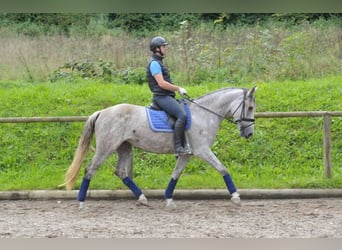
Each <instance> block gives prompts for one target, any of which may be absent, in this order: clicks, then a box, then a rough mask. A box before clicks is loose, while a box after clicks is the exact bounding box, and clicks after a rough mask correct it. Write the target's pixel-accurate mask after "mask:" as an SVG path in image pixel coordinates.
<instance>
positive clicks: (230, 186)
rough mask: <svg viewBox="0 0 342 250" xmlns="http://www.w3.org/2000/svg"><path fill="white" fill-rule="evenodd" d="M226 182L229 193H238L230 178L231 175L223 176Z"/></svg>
mask: <svg viewBox="0 0 342 250" xmlns="http://www.w3.org/2000/svg"><path fill="white" fill-rule="evenodd" d="M223 179H224V182H225V183H226V185H227V188H228V191H229V193H231V194H232V193H235V192H236V187H235V185H234V183H233V180H232V177H230V175H229V174H226V175H225V176H223Z"/></svg>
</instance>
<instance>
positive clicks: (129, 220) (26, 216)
mask: <svg viewBox="0 0 342 250" xmlns="http://www.w3.org/2000/svg"><path fill="white" fill-rule="evenodd" d="M149 202H150V206H148V207H146V206H141V205H140V206H138V205H137V204H136V202H135V201H134V200H87V201H86V207H85V209H84V210H81V211H80V210H79V209H78V203H77V201H74V200H47V201H42V200H31V201H30V200H1V201H0V238H283V237H286V238H342V199H303V200H293V199H291V200H244V201H243V203H242V206H241V207H236V206H234V205H233V204H232V203H231V202H230V201H229V200H223V199H220V200H191V201H189V200H177V201H176V204H177V208H176V209H175V210H167V209H165V208H164V206H165V201H164V200H150V201H149Z"/></svg>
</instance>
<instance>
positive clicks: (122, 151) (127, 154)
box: [114, 142, 148, 205]
mask: <svg viewBox="0 0 342 250" xmlns="http://www.w3.org/2000/svg"><path fill="white" fill-rule="evenodd" d="M117 153H118V162H117V165H116V168H115V172H114V173H115V175H117V176H118V177H119V178H120V179H121V180H122V182H123V183H124V184H125V185H126V186H127V187H128V188H129V189H130V190H131V191H132V192H133V194H134V195H135V197H136V198H137V199H138V203H139V204H142V205H148V203H147V199H146V197H145V195H144V194H143V192H142V191H141V189H140V188H139V187H138V186H137V185H136V184H135V183H134V181H133V179H132V178H133V177H132V176H133V150H132V145H131V144H129V143H128V142H125V143H123V144H121V145H120V147H119V148H118V149H117Z"/></svg>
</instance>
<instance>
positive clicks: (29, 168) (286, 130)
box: [0, 76, 342, 190]
mask: <svg viewBox="0 0 342 250" xmlns="http://www.w3.org/2000/svg"><path fill="white" fill-rule="evenodd" d="M341 83H342V78H341V77H340V76H337V77H328V78H324V79H317V80H306V81H284V82H267V83H263V82H261V83H258V84H257V86H258V91H257V94H256V96H257V111H258V112H265V111H271V112H272V111H311V110H341V109H342V106H341V102H340V96H341V94H342V85H341ZM227 85H228V84H226V83H222V82H217V83H206V84H201V85H198V86H189V87H188V88H187V89H188V92H189V94H190V95H191V96H192V97H193V98H196V97H198V96H201V95H203V94H205V93H207V92H209V91H211V90H214V89H217V88H221V87H224V86H227ZM235 86H236V85H235ZM251 86H252V84H244V87H251ZM150 98H151V94H150V91H149V90H148V87H147V86H146V85H140V84H128V85H122V84H108V83H103V82H102V81H94V80H92V79H88V80H84V79H81V78H77V79H74V80H70V81H57V82H54V83H27V82H8V81H5V82H0V105H1V107H3V108H2V109H1V111H0V116H1V117H21V116H23V117H35V116H43V117H44V116H85V115H90V114H91V113H92V112H94V111H96V110H99V109H103V108H106V107H109V106H112V105H115V104H117V103H123V102H126V103H133V104H137V105H143V106H145V105H148V104H149V103H150ZM313 100H314V101H313ZM82 127H83V123H82V122H73V123H62V122H61V123H27V124H25V123H21V124H1V130H0V137H1V141H0V154H1V155H2V156H3V157H2V158H1V159H0V190H16V189H55V188H56V187H57V185H58V184H60V183H61V182H62V181H63V176H64V173H65V171H66V169H67V168H68V166H69V164H70V163H71V161H72V157H73V153H74V151H75V149H76V146H77V143H78V139H79V136H80V134H81V131H82ZM341 128H342V118H341V117H334V118H333V119H332V137H333V145H332V162H333V166H334V167H333V179H331V180H327V179H325V178H324V177H323V159H322V157H323V155H322V119H321V118H284V119H277V118H274V119H266V118H265V119H257V120H256V124H255V135H254V136H253V137H252V138H251V139H249V140H245V139H243V138H240V137H239V132H238V131H237V129H236V128H235V126H234V125H232V124H230V123H225V122H224V123H222V125H221V127H220V130H219V132H218V134H217V138H216V140H215V143H214V145H213V146H212V149H213V151H214V153H215V154H216V155H217V156H218V158H219V159H221V160H222V162H223V163H224V164H225V165H226V166H227V168H228V170H229V172H230V173H231V175H232V176H233V178H234V180H235V182H236V184H237V186H238V187H239V188H308V187H309V188H315V187H321V188H322V187H323V188H331V187H335V188H341V187H342V182H341V179H342V178H341V177H342V166H341V160H342V158H341V157H342V155H341V153H340V152H341V151H342V136H341V135H342V130H341ZM93 145H94V146H95V144H93ZM92 155H93V152H92V151H91V152H89V154H88V156H87V159H86V160H85V162H84V165H83V166H84V167H85V166H86V165H87V164H88V162H89V161H90V159H91V157H92ZM115 161H116V156H115V155H114V156H112V157H110V158H109V159H108V160H107V161H106V162H105V163H104V164H103V166H102V167H101V168H100V169H99V171H98V172H97V174H96V176H95V177H94V180H93V181H92V183H91V188H98V189H107V188H108V189H117V188H125V187H124V185H123V184H122V182H121V181H120V180H119V178H117V177H114V176H113V167H114V166H115ZM134 164H135V168H134V177H135V180H136V182H137V184H138V185H139V186H141V187H142V188H144V189H145V188H165V187H166V185H167V183H168V181H169V178H170V174H171V173H172V169H173V166H174V164H175V158H174V157H173V156H172V155H156V154H151V153H147V152H142V151H141V150H138V149H135V150H134ZM81 173H82V172H81ZM81 178H82V174H81V175H80V178H79V181H78V182H77V185H76V188H77V187H78V185H80V180H81ZM177 187H178V188H224V183H223V181H222V179H221V177H220V175H219V174H218V173H217V172H216V171H215V170H213V169H212V168H211V167H210V166H209V165H208V164H207V163H205V162H203V161H201V160H199V159H195V158H194V159H191V161H190V162H189V164H188V166H187V168H186V169H185V171H184V174H183V175H182V177H181V179H180V181H179V183H178V185H177Z"/></svg>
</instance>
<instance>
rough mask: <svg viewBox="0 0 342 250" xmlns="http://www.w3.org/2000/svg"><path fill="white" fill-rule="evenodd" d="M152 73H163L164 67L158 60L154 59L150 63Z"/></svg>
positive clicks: (153, 74)
mask: <svg viewBox="0 0 342 250" xmlns="http://www.w3.org/2000/svg"><path fill="white" fill-rule="evenodd" d="M150 71H151V75H152V76H155V75H157V74H162V68H161V66H160V64H159V63H158V62H157V61H152V62H151V64H150Z"/></svg>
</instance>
